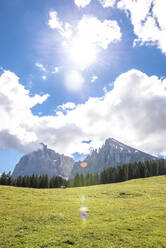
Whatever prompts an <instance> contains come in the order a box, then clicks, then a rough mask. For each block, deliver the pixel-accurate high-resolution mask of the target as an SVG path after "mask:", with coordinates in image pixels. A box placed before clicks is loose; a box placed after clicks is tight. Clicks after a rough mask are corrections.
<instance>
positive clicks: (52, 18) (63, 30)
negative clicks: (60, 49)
mask: <svg viewBox="0 0 166 248" xmlns="http://www.w3.org/2000/svg"><path fill="white" fill-rule="evenodd" d="M48 26H49V27H50V28H51V29H57V30H58V31H59V32H60V34H61V35H62V36H63V37H64V38H66V39H68V38H70V36H71V35H72V29H71V25H70V24H69V23H68V22H62V21H60V19H59V17H58V13H57V12H56V11H51V12H50V13H49V20H48Z"/></svg>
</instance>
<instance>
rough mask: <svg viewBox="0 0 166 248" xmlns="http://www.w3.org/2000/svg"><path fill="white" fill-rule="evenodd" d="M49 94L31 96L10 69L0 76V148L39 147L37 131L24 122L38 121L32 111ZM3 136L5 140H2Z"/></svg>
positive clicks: (23, 148)
mask: <svg viewBox="0 0 166 248" xmlns="http://www.w3.org/2000/svg"><path fill="white" fill-rule="evenodd" d="M47 98H48V95H43V96H39V95H35V96H33V97H30V96H29V91H28V90H26V89H25V88H24V86H22V85H21V84H20V83H19V78H18V77H17V76H16V75H15V74H14V73H12V72H10V71H4V72H3V74H2V75H1V76H0V118H1V122H0V137H1V142H0V148H1V149H5V148H11V149H17V150H20V151H29V150H30V147H31V148H32V149H34V147H35V146H36V147H38V143H36V141H37V137H36V135H35V133H33V132H31V131H27V129H26V128H25V127H24V124H26V123H30V122H32V123H33V125H34V123H35V121H37V117H36V116H34V115H33V114H32V112H31V110H30V109H31V108H32V107H34V106H35V105H36V104H38V103H39V104H41V103H43V102H44V101H45V100H46V99H47ZM2 138H3V140H2Z"/></svg>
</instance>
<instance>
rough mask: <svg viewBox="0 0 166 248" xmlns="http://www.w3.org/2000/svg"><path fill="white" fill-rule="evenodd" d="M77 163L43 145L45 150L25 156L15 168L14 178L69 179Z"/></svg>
mask: <svg viewBox="0 0 166 248" xmlns="http://www.w3.org/2000/svg"><path fill="white" fill-rule="evenodd" d="M74 163H75V161H74V160H73V159H72V158H71V157H68V156H65V155H61V154H59V153H56V152H55V151H53V150H51V149H48V148H47V146H46V145H44V144H43V148H42V149H39V150H38V151H35V152H32V153H29V154H27V155H25V156H23V157H22V158H21V159H20V161H19V163H18V164H17V165H16V166H15V169H14V171H13V174H12V175H13V177H14V178H17V177H18V176H31V175H32V174H35V175H38V176H40V175H43V174H48V177H52V176H61V177H64V178H68V177H69V176H70V173H71V170H72V167H73V165H74Z"/></svg>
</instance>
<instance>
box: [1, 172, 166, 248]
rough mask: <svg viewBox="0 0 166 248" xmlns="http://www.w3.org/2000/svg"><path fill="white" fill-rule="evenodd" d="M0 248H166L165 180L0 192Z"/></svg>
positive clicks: (159, 178)
mask: <svg viewBox="0 0 166 248" xmlns="http://www.w3.org/2000/svg"><path fill="white" fill-rule="evenodd" d="M122 192H124V193H125V194H120V193H122ZM83 195H84V196H85V202H84V203H83V204H84V205H85V206H87V207H88V215H89V217H88V218H87V219H86V220H82V218H81V212H80V210H79V208H80V207H81V206H83V205H82V202H81V196H83ZM0 247H1V248H11V247H13V248H39V247H40V248H45V247H62V248H63V247H64V248H65V247H66V248H67V247H77V248H78V247H79V248H88V247H89V248H92V247H95V248H111V247H113V248H115V247H116V248H122V247H123V248H129V247H132V248H133V247H140V248H143V247H151V248H156V247H157V248H160V247H166V177H165V176H160V177H153V178H146V179H138V180H131V181H128V182H124V183H117V184H107V185H99V186H91V187H81V188H69V189H43V190H40V189H28V188H14V187H8V186H0Z"/></svg>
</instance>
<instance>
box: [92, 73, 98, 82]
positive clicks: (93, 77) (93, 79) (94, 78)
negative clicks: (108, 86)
mask: <svg viewBox="0 0 166 248" xmlns="http://www.w3.org/2000/svg"><path fill="white" fill-rule="evenodd" d="M97 79H98V76H96V75H93V76H92V77H91V80H90V81H91V83H94V82H95V81H96V80H97Z"/></svg>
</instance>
